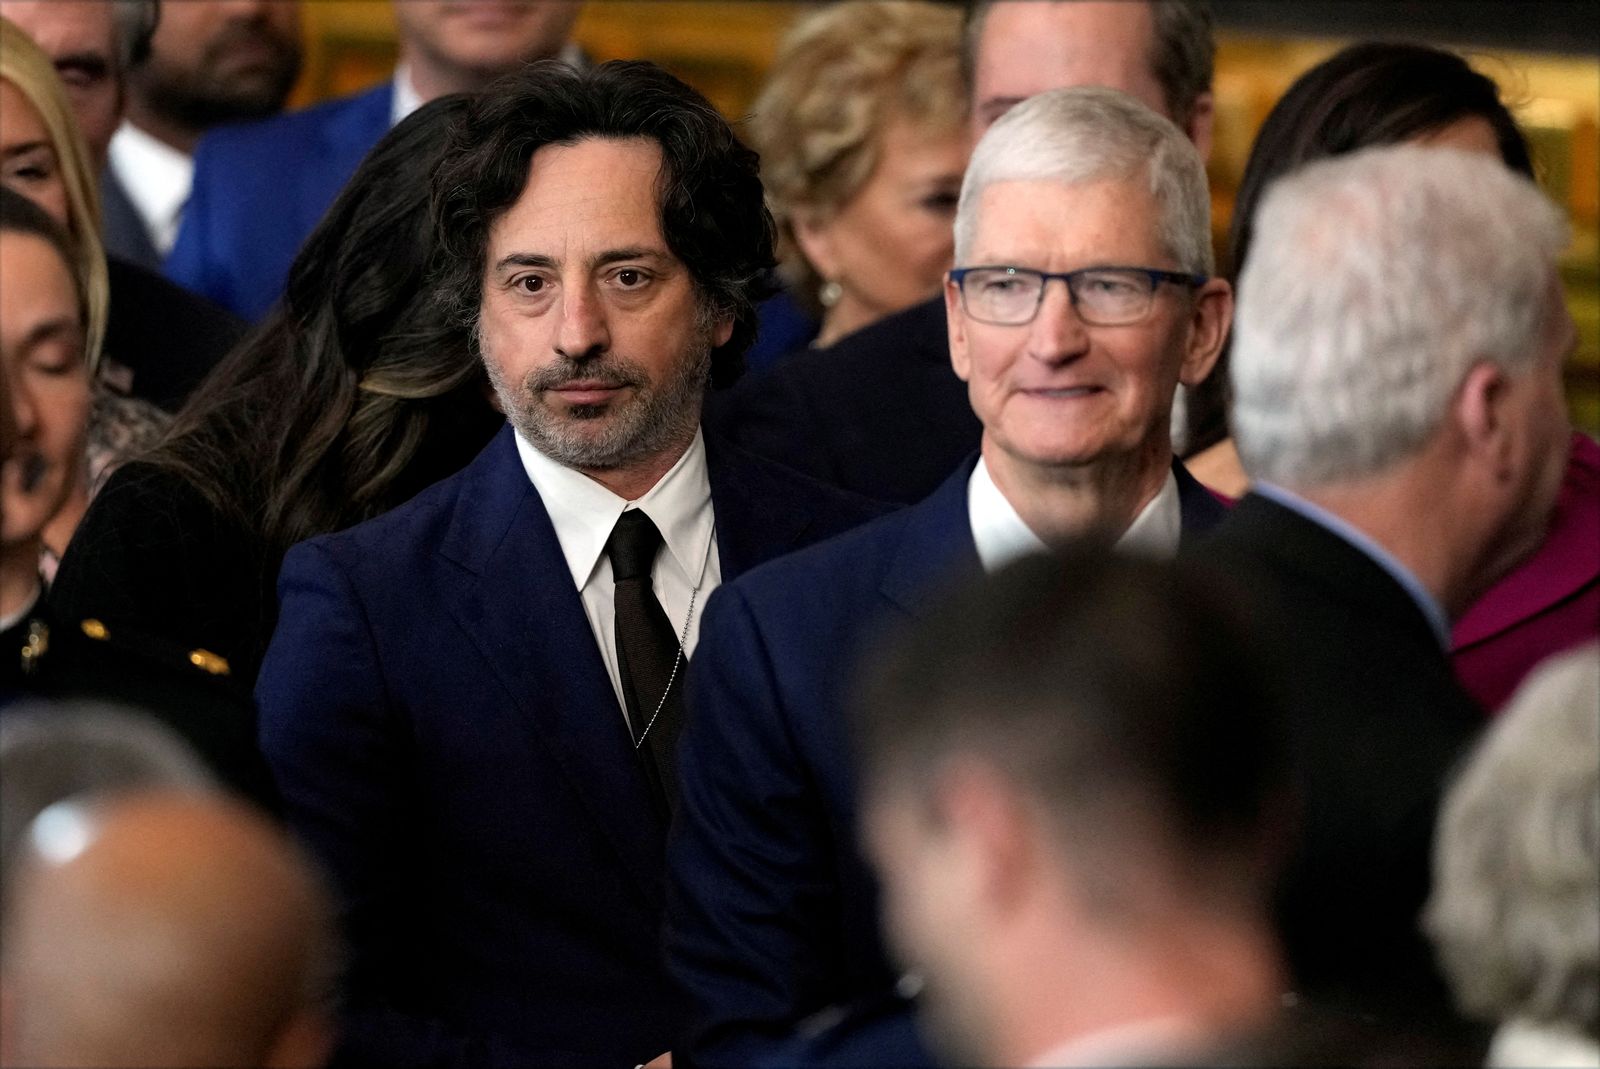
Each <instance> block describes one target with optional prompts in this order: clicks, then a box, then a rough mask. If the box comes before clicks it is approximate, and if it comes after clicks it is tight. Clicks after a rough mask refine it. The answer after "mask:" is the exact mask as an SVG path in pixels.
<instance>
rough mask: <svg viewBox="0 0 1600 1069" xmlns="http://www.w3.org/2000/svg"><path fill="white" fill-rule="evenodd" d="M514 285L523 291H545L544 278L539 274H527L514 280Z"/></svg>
mask: <svg viewBox="0 0 1600 1069" xmlns="http://www.w3.org/2000/svg"><path fill="white" fill-rule="evenodd" d="M512 285H513V286H515V287H516V288H517V289H519V290H521V291H522V292H523V293H542V292H543V291H544V279H542V278H540V277H539V276H538V275H525V276H523V277H522V278H519V279H517V280H516V281H515V282H513V283H512Z"/></svg>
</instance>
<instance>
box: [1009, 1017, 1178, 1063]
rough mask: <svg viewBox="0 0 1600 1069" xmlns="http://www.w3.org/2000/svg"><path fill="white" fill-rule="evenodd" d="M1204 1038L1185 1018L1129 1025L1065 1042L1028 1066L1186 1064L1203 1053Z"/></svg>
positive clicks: (1137, 1022)
mask: <svg viewBox="0 0 1600 1069" xmlns="http://www.w3.org/2000/svg"><path fill="white" fill-rule="evenodd" d="M1205 1034H1206V1033H1205V1030H1204V1029H1203V1028H1202V1027H1201V1026H1200V1025H1199V1024H1198V1023H1197V1022H1195V1021H1193V1020H1191V1019H1189V1018H1187V1017H1180V1016H1171V1017H1156V1018H1151V1019H1148V1020H1143V1021H1130V1022H1127V1023H1125V1024H1119V1025H1112V1026H1111V1027H1109V1028H1102V1029H1097V1030H1096V1031H1093V1032H1089V1033H1086V1034H1084V1035H1080V1036H1077V1037H1074V1038H1073V1039H1069V1040H1067V1041H1066V1042H1064V1043H1061V1044H1058V1045H1057V1046H1054V1047H1052V1048H1050V1049H1049V1050H1047V1051H1045V1052H1044V1053H1043V1054H1042V1055H1040V1056H1039V1057H1037V1058H1035V1059H1033V1060H1032V1061H1030V1062H1029V1063H1028V1064H1029V1065H1030V1066H1034V1067H1036V1069H1066V1067H1085V1066H1118V1065H1166V1064H1186V1063H1188V1062H1189V1060H1190V1058H1191V1057H1192V1056H1193V1055H1194V1054H1195V1053H1197V1052H1198V1051H1200V1050H1201V1049H1203V1047H1204V1045H1205V1044H1204V1040H1203V1037H1204V1036H1205ZM1185 1055H1187V1056H1185ZM1195 1064H1200V1063H1198V1062H1196V1063H1195Z"/></svg>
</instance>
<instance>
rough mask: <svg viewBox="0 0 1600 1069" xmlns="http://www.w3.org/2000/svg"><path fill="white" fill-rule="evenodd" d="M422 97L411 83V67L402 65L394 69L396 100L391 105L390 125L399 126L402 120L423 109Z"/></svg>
mask: <svg viewBox="0 0 1600 1069" xmlns="http://www.w3.org/2000/svg"><path fill="white" fill-rule="evenodd" d="M423 103H424V101H423V99H422V95H421V94H420V93H418V92H417V87H416V86H415V85H413V84H412V83H411V67H410V65H409V64H405V63H402V64H401V65H400V66H398V67H396V68H395V69H394V100H393V101H392V102H391V103H390V105H389V125H390V126H398V125H400V122H401V120H403V119H404V118H405V117H406V116H407V115H410V114H411V113H412V112H413V111H416V110H417V109H418V108H420V107H422V105H423Z"/></svg>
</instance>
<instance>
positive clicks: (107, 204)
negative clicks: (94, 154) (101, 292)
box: [100, 165, 161, 271]
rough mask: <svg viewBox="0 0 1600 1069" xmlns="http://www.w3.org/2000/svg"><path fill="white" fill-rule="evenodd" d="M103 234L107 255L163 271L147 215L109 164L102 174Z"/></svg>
mask: <svg viewBox="0 0 1600 1069" xmlns="http://www.w3.org/2000/svg"><path fill="white" fill-rule="evenodd" d="M100 235H101V237H102V238H103V239H104V240H105V244H106V255H107V256H116V257H118V258H120V259H123V260H127V261H128V262H129V263H134V264H138V265H139V266H140V267H142V268H144V269H145V270H146V271H160V270H161V253H159V252H158V251H156V246H155V242H154V241H153V240H152V239H151V237H150V231H149V230H148V229H147V228H146V227H145V223H144V216H142V215H140V214H139V209H138V208H136V207H135V206H134V203H133V198H132V197H130V196H129V195H128V190H127V189H126V188H125V187H124V186H123V184H122V180H121V179H120V178H118V177H117V172H116V169H115V168H114V167H111V166H109V165H108V166H107V167H106V169H105V170H104V171H102V172H101V174H100Z"/></svg>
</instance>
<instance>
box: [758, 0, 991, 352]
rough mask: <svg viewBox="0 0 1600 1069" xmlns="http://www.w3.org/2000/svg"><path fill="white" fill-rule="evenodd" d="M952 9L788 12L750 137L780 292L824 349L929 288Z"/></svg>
mask: <svg viewBox="0 0 1600 1069" xmlns="http://www.w3.org/2000/svg"><path fill="white" fill-rule="evenodd" d="M965 113H966V90H965V86H964V84H963V80H962V74H961V12H960V10H959V8H957V7H955V6H953V5H944V4H934V3H922V2H917V0H850V2H847V3H839V4H833V5H829V6H827V7H825V8H823V9H821V10H820V11H817V12H816V13H814V14H812V15H810V16H808V17H807V18H805V19H803V20H802V21H801V22H799V23H798V24H797V25H796V26H795V27H794V28H793V30H791V32H790V33H789V36H788V37H787V38H786V39H785V41H784V43H783V46H782V48H781V50H780V52H779V54H778V57H777V60H776V61H775V63H774V65H773V68H772V72H771V76H770V78H769V80H768V82H767V85H766V88H765V89H764V90H763V91H762V93H761V96H760V98H759V99H758V100H757V102H756V105H755V114H754V116H753V118H752V121H751V126H750V137H751V140H752V142H753V144H754V146H755V148H756V149H757V151H759V152H760V153H761V177H762V181H763V182H764V183H765V184H766V187H767V196H768V200H769V203H770V206H771V208H772V213H773V215H774V216H775V217H776V219H777V221H778V225H779V228H780V231H781V235H782V238H783V241H784V254H783V255H784V263H783V270H784V274H785V279H786V281H787V282H788V284H789V288H790V290H791V293H792V294H793V296H795V297H796V298H797V299H798V300H799V301H800V302H801V303H802V304H804V305H809V306H811V307H812V309H813V310H814V311H815V310H820V312H821V317H822V322H821V329H820V332H819V333H818V335H817V338H816V341H815V342H814V343H813V344H815V345H816V346H819V347H820V346H825V345H831V344H833V343H834V342H835V341H837V340H838V339H840V338H841V337H844V336H845V335H846V334H850V333H852V332H854V331H857V330H860V329H861V328H862V327H865V326H867V325H868V324H870V323H872V322H874V321H875V320H877V319H880V318H882V317H883V316H886V315H890V314H892V313H894V312H898V311H900V310H902V309H905V308H909V307H911V306H912V305H914V304H918V303H921V302H922V301H925V300H927V299H929V298H931V297H933V296H935V295H937V293H938V292H939V285H940V279H941V278H942V276H943V274H944V272H945V271H946V270H947V269H948V268H949V267H950V263H951V254H952V237H951V223H952V222H953V221H954V219H955V208H956V198H957V196H958V195H959V193H960V190H961V174H962V171H963V170H964V169H965V167H966V162H967V154H968V143H967V135H966V130H965Z"/></svg>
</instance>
